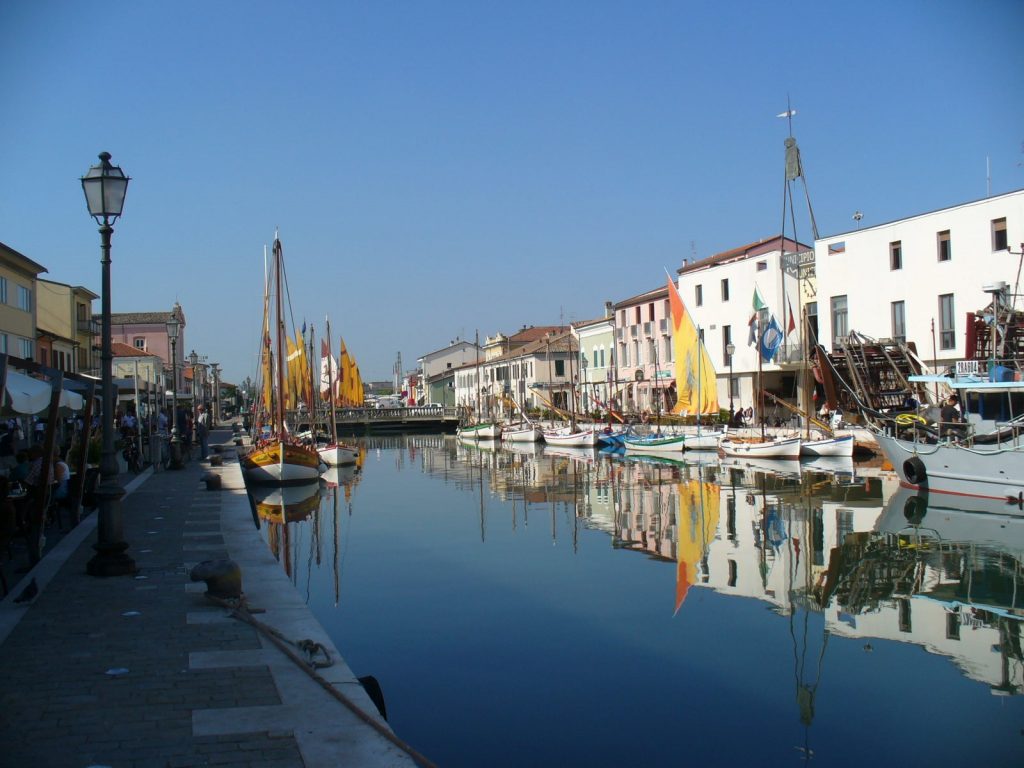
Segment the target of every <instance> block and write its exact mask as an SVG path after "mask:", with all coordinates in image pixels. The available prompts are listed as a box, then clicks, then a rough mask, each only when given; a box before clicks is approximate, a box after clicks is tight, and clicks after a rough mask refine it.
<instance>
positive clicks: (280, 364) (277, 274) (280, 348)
mask: <svg viewBox="0 0 1024 768" xmlns="http://www.w3.org/2000/svg"><path fill="white" fill-rule="evenodd" d="M281 259H282V249H281V241H280V240H279V239H278V237H277V235H276V233H275V235H274V278H275V280H276V281H277V285H276V289H277V290H276V295H275V296H274V308H275V311H276V313H277V344H276V346H277V408H276V409H275V414H274V420H275V424H274V428H275V429H276V430H277V436H278V438H283V437H284V362H285V360H286V359H287V358H286V356H285V354H284V301H283V299H282V296H281V294H282V290H281Z"/></svg>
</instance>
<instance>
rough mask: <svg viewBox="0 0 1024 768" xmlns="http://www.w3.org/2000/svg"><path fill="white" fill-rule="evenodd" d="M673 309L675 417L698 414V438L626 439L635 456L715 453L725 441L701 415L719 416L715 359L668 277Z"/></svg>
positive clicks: (626, 437)
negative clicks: (707, 426)
mask: <svg viewBox="0 0 1024 768" xmlns="http://www.w3.org/2000/svg"><path fill="white" fill-rule="evenodd" d="M668 296H669V305H670V307H671V309H672V344H673V348H674V351H675V369H676V371H675V372H676V393H677V394H676V404H675V406H673V408H672V410H673V412H674V413H682V412H688V413H695V414H697V432H696V434H682V435H643V436H641V435H626V436H625V437H624V438H623V440H624V442H625V445H626V450H627V451H629V452H633V453H658V454H663V453H668V454H673V453H681V452H682V451H684V450H705V449H710V450H715V449H717V448H718V443H719V441H720V440H721V439H722V436H723V433H722V432H721V431H719V430H709V431H704V430H703V428H702V427H701V424H700V417H701V414H711V413H718V392H717V388H716V386H715V369H714V366H712V365H711V357H710V356H709V355H708V351H707V349H706V348H705V346H704V342H703V341H701V338H700V331H699V330H698V329H697V326H696V325H695V324H694V322H693V320H692V318H691V316H690V315H689V313H688V312H687V311H686V306H685V305H684V304H683V299H682V297H681V296H680V295H679V291H678V290H677V289H676V286H675V283H674V282H673V281H672V278H671V276H669V277H668Z"/></svg>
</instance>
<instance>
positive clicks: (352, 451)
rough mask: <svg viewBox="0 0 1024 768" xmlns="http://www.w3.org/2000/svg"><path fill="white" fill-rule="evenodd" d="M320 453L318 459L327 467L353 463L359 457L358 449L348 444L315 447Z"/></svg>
mask: <svg viewBox="0 0 1024 768" xmlns="http://www.w3.org/2000/svg"><path fill="white" fill-rule="evenodd" d="M316 452H317V453H319V454H320V461H322V462H323V463H324V464H326V465H327V466H328V467H343V466H345V465H347V464H355V463H356V459H358V458H359V449H358V448H354V447H352V446H350V445H327V446H324V447H321V448H317V449H316Z"/></svg>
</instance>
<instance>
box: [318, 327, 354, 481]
mask: <svg viewBox="0 0 1024 768" xmlns="http://www.w3.org/2000/svg"><path fill="white" fill-rule="evenodd" d="M325 323H326V331H325V338H324V339H322V340H321V342H320V344H321V347H320V394H321V396H322V395H323V393H324V391H325V390H326V392H327V408H328V411H327V428H328V429H329V430H330V435H331V441H330V442H329V443H328V444H327V445H324V446H318V447H317V449H316V450H317V453H318V454H320V459H321V461H323V463H324V464H326V465H327V466H328V467H341V466H344V465H346V464H355V463H356V458H357V457H358V456H359V449H358V448H356V447H355V446H353V445H346V444H344V443H341V442H339V441H338V419H337V417H336V415H335V411H334V394H335V391H334V390H335V387H334V384H335V379H334V373H335V370H334V368H335V362H334V358H333V357H331V321H330V318H326V319H325Z"/></svg>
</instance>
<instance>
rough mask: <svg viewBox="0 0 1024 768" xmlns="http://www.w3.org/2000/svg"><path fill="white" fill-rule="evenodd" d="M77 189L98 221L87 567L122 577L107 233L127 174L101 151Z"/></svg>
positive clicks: (128, 569) (130, 568)
mask: <svg viewBox="0 0 1024 768" xmlns="http://www.w3.org/2000/svg"><path fill="white" fill-rule="evenodd" d="M81 181H82V190H83V191H84V192H85V202H86V205H87V206H88V207H89V215H90V216H92V217H93V218H94V219H95V220H96V223H97V224H99V225H100V252H101V254H102V257H101V259H100V264H101V265H102V268H103V297H102V307H103V308H102V324H101V337H102V339H101V353H100V361H101V367H100V370H101V386H102V390H103V405H102V407H101V409H100V418H101V419H102V422H101V423H102V425H103V432H102V434H103V443H102V454H101V459H100V483H99V486H98V487H97V488H96V498H97V500H98V502H99V514H98V518H97V519H98V523H97V536H96V544H95V545H94V549H95V550H96V554H95V555H93V557H92V559H91V560H90V561H89V563H88V565H87V566H86V571H87V572H88V573H89V574H90V575H92V576H123V575H125V574H128V573H135V570H136V568H135V561H134V560H133V559H132V558H131V557H130V556H129V555H128V553H127V552H126V551H125V550H127V549H128V542H126V541H125V540H124V521H123V520H122V517H121V499H122V498H124V488H122V487H121V485H120V484H119V483H118V481H117V455H116V454H115V452H114V381H113V372H112V361H113V357H114V356H113V353H112V351H111V343H110V341H111V340H110V236H111V235H112V234H113V233H114V227H113V226H112V224H113V222H114V221H115V220H116V219H117V218H118V217H119V216H120V215H121V211H122V210H123V209H124V197H125V193H126V192H127V191H128V181H129V178H128V177H127V176H125V175H124V171H122V170H121V169H120V167H118V166H116V165H111V164H110V153H109V152H101V153H100V162H99V164H97V165H94V166H92V167H91V168H89V170H88V172H86V174H85V176H83V177H82V179H81Z"/></svg>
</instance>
